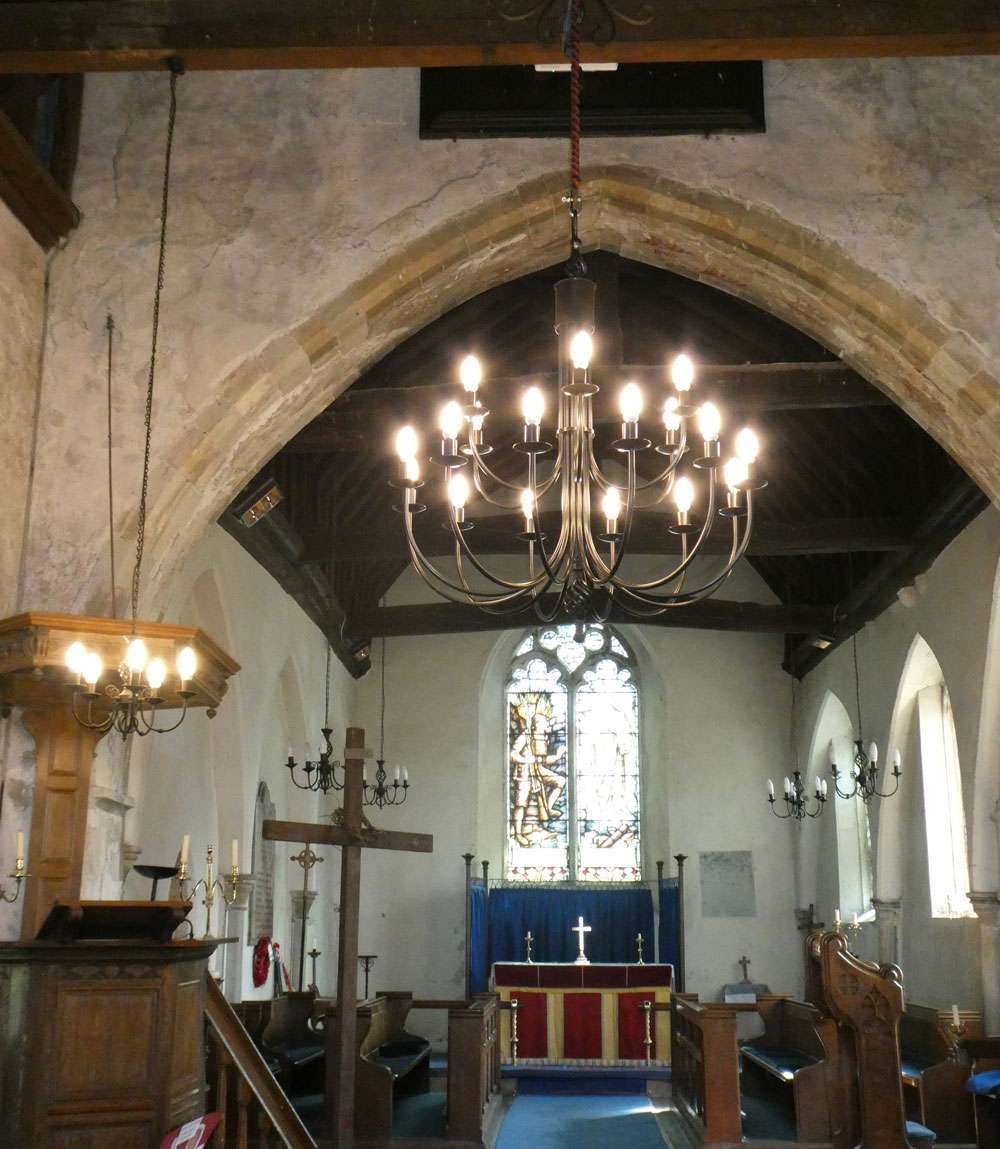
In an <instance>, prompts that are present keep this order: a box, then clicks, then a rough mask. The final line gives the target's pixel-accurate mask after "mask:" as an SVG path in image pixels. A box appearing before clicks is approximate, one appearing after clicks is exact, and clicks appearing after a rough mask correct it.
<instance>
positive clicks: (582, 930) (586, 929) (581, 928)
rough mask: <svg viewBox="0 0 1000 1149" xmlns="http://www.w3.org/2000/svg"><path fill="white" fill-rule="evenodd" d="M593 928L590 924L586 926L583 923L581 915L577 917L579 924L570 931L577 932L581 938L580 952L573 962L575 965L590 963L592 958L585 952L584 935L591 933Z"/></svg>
mask: <svg viewBox="0 0 1000 1149" xmlns="http://www.w3.org/2000/svg"><path fill="white" fill-rule="evenodd" d="M591 928H592V927H590V926H585V925H584V924H583V918H582V917H580V918H577V924H576V925H575V926H573V928H572V929H571V930H570V933H574V934H576V935H577V936H578V937H579V939H580V952H579V953H578V954H577V957H576V961H575V962H574V963H573V964H574V965H590V959H589V958H588V957H587V955H586V954H585V953H584V952H583V935H584V934H589V933H590V931H591Z"/></svg>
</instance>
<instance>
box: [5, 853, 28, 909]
mask: <svg viewBox="0 0 1000 1149" xmlns="http://www.w3.org/2000/svg"><path fill="white" fill-rule="evenodd" d="M7 876H8V877H10V878H13V879H14V882H15V883H16V884H15V886H14V893H13V894H8V893H7V887H6V886H0V901H4V902H9V903H14V902H16V901H17V899H18V897H19V896H20V893H21V883H22V882H23V881H24V879H25V878H30V877H31V875H30V874H29V873H28V871H27V870H26V869H25V868H24V858H17V859H16V860H15V862H14V872H13V873H12V874H8V875H7Z"/></svg>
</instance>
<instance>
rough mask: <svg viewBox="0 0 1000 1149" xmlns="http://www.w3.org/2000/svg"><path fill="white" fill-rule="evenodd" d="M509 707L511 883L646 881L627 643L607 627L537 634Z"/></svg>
mask: <svg viewBox="0 0 1000 1149" xmlns="http://www.w3.org/2000/svg"><path fill="white" fill-rule="evenodd" d="M504 705H505V708H506V729H507V744H506V756H505V769H506V794H507V865H506V874H507V877H508V878H509V879H513V880H517V881H539V882H551V881H566V880H570V879H573V880H578V881H603V882H607V881H612V882H613V881H619V882H626V881H635V880H636V879H637V878H639V877H641V870H640V853H639V822H640V794H639V691H638V686H637V683H636V681H635V663H634V659H633V657H632V655H631V653H630V652H629V650H628V649H627V647H626V646H625V644H624V642H623V641H622V640H621V638H620V637H619V636H618V635H617V634H615V633H614V632H613V631H612V630H611V628H610V627H608V626H606V625H604V624H602V623H588V624H586V625H583V624H576V625H575V624H572V623H571V624H567V625H563V626H546V627H540V628H538V629H537V630H534V631H532V632H531V633H529V634H527V635H526V636H525V637H524V639H522V641H521V642H520V644H519V645H518V647H517V650H516V652H515V654H514V658H513V660H512V661H511V666H510V673H509V675H508V678H507V686H506V690H505V696H504Z"/></svg>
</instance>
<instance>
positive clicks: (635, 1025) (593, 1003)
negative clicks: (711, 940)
mask: <svg viewBox="0 0 1000 1149" xmlns="http://www.w3.org/2000/svg"><path fill="white" fill-rule="evenodd" d="M672 977H673V967H672V966H669V965H611V964H607V965H604V964H595V963H590V964H587V965H576V964H572V965H566V964H561V963H549V962H530V963H514V962H512V963H507V962H504V963H497V964H496V965H495V966H494V967H493V985H494V988H495V989H496V991H497V993H498V994H499V995H500V999H501V1001H511V1000H512V999H516V1000H517V1002H518V1010H517V1060H518V1061H543V1062H544V1061H548V1062H573V1061H577V1062H579V1061H588V1062H603V1063H605V1064H617V1063H620V1062H625V1063H628V1062H637V1061H645V1059H646V1044H645V1037H646V1013H645V1011H644V1010H643V1008H642V1005H643V1002H647V1001H648V1002H654V1003H660V1004H667V1003H669V1001H670V985H671V981H672ZM650 1038H651V1040H652V1045H651V1046H650V1047H649V1057H650V1060H652V1061H656V1062H658V1063H660V1064H667V1063H668V1062H669V1059H670V1014H669V1012H668V1011H667V1010H656V1011H654V1012H652V1013H651V1015H650ZM500 1046H501V1056H502V1058H503V1060H504V1061H510V1060H511V1055H512V1049H511V1022H510V1012H509V1011H508V1010H504V1011H503V1015H502V1021H501V1036H500Z"/></svg>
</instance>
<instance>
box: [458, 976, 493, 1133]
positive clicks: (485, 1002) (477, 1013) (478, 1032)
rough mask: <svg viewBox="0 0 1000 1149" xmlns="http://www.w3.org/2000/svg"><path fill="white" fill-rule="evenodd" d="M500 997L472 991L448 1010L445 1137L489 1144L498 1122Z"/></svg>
mask: <svg viewBox="0 0 1000 1149" xmlns="http://www.w3.org/2000/svg"><path fill="white" fill-rule="evenodd" d="M499 1110H500V998H499V995H498V994H495V993H477V994H473V996H472V998H471V1000H470V1001H469V1002H463V1003H461V1004H460V1005H454V1006H452V1007H451V1008H449V1010H448V1138H449V1140H452V1141H467V1142H469V1143H471V1144H473V1145H482V1144H483V1143H492V1142H493V1141H494V1140H495V1138H496V1131H497V1129H498V1128H499V1120H500V1112H499Z"/></svg>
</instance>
